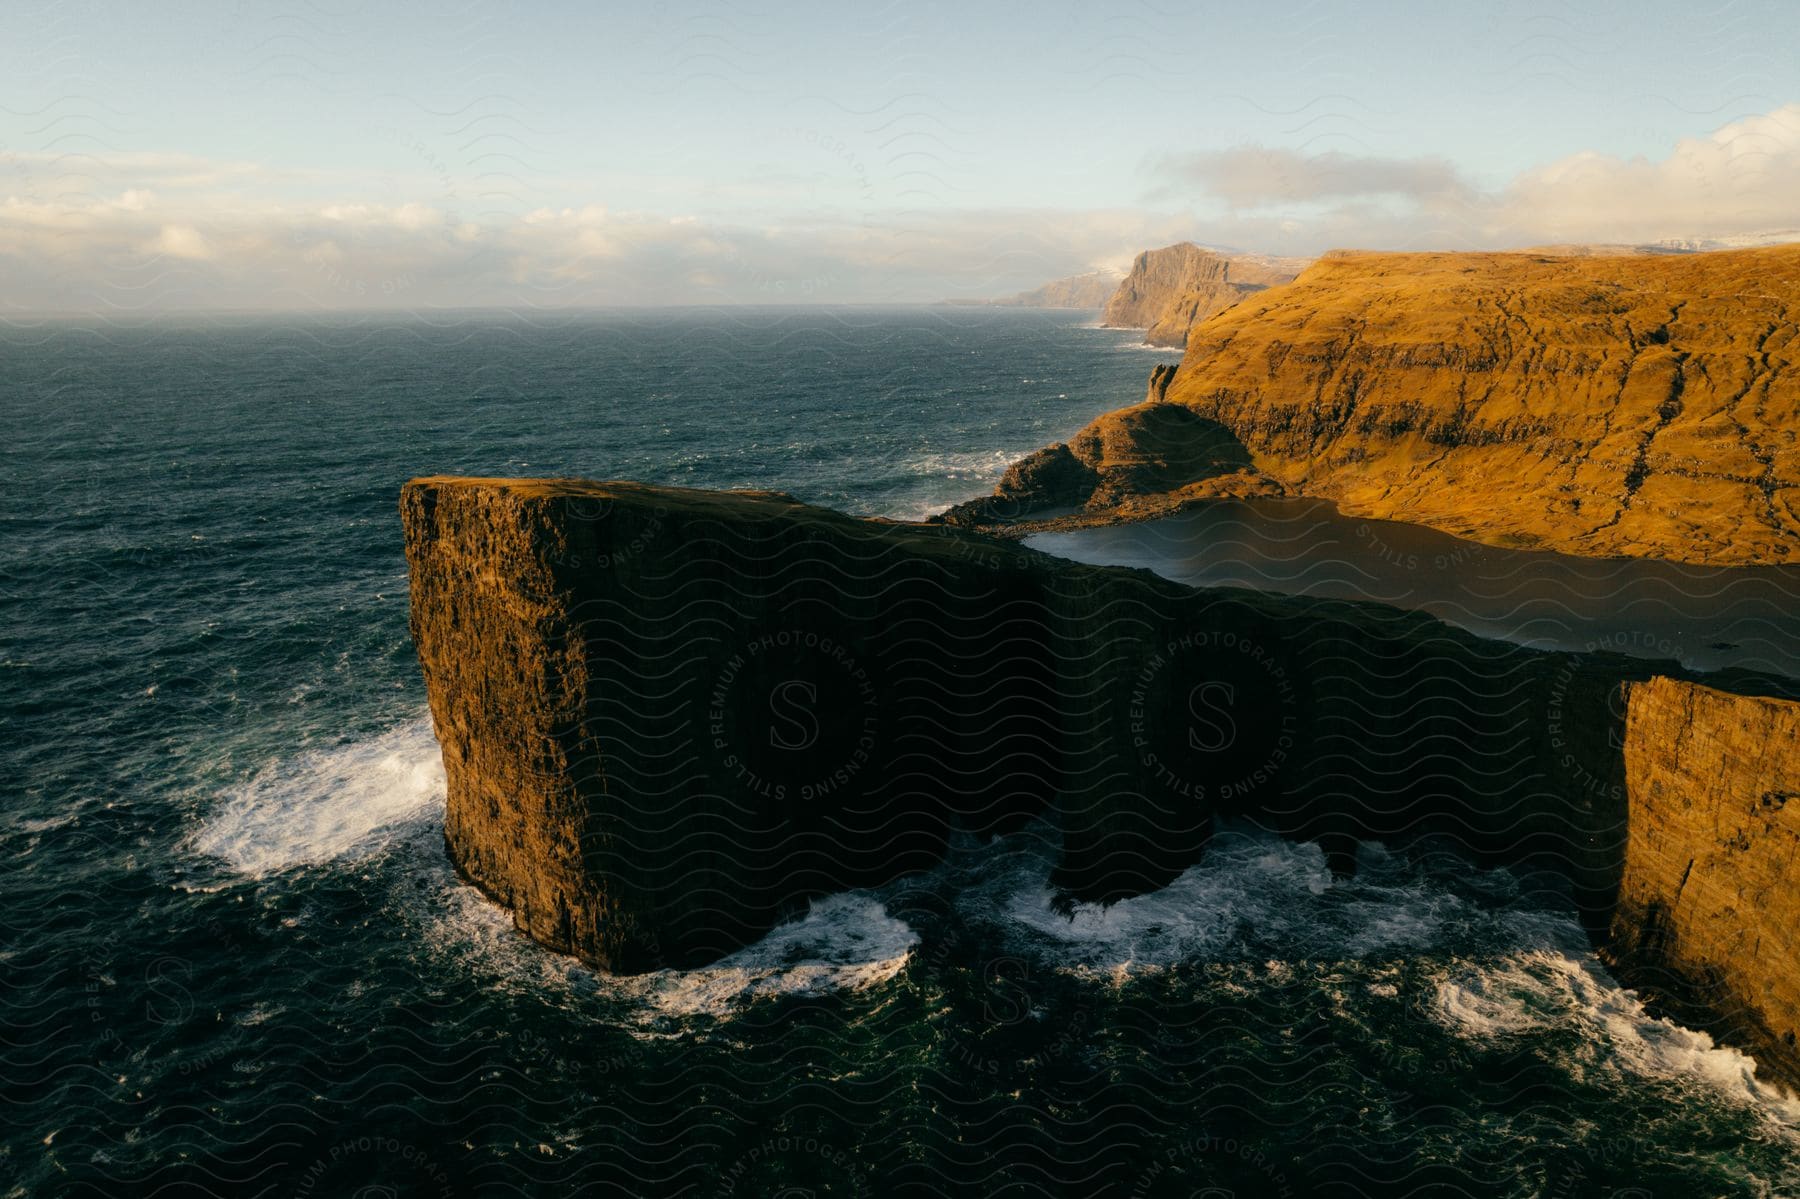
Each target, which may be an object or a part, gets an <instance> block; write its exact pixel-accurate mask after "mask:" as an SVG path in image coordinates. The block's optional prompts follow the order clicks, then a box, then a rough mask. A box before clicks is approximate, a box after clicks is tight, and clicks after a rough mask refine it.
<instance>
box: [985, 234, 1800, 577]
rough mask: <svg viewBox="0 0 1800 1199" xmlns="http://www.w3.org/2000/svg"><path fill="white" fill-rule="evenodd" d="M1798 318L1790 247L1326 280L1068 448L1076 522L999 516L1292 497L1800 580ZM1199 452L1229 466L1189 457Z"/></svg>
mask: <svg viewBox="0 0 1800 1199" xmlns="http://www.w3.org/2000/svg"><path fill="white" fill-rule="evenodd" d="M1797 317H1800V246H1782V247H1773V248H1768V249H1755V250H1732V251H1720V252H1716V253H1706V254H1692V255H1641V256H1623V257H1552V256H1546V255H1534V254H1338V255H1332V256H1329V257H1327V258H1324V259H1321V260H1320V261H1319V262H1317V263H1315V264H1314V265H1313V266H1311V267H1309V268H1308V269H1307V270H1306V271H1305V273H1304V274H1302V275H1301V276H1300V278H1299V279H1298V280H1296V281H1295V282H1293V283H1291V284H1289V285H1287V286H1286V287H1282V288H1280V289H1277V290H1272V291H1269V292H1266V293H1264V294H1261V295H1258V296H1254V297H1251V298H1249V299H1247V300H1245V301H1244V302H1243V303H1241V304H1238V305H1236V306H1235V307H1233V308H1231V309H1229V310H1228V311H1225V312H1223V313H1221V314H1219V315H1218V316H1215V317H1213V318H1212V319H1210V320H1208V321H1206V322H1205V323H1203V324H1202V325H1200V326H1198V327H1196V329H1195V330H1194V333H1193V335H1192V336H1191V337H1190V338H1189V341H1188V347H1187V352H1186V354H1185V355H1184V357H1183V359H1182V362H1181V365H1180V367H1179V368H1178V369H1177V370H1176V371H1175V372H1174V373H1173V374H1172V375H1170V374H1167V373H1166V368H1158V369H1159V372H1163V373H1159V374H1158V375H1155V376H1153V377H1152V384H1151V390H1150V395H1149V397H1148V399H1147V400H1146V402H1145V403H1144V404H1140V405H1137V406H1134V407H1131V408H1125V409H1121V410H1119V411H1117V412H1112V413H1108V414H1107V415H1105V416H1102V417H1100V418H1099V419H1098V420H1096V421H1094V422H1093V424H1091V425H1090V426H1089V427H1088V428H1087V429H1085V430H1083V431H1082V432H1081V433H1080V434H1078V435H1077V436H1076V437H1075V438H1073V439H1071V440H1070V442H1069V443H1068V445H1069V449H1070V452H1071V453H1072V454H1073V455H1074V456H1075V457H1076V458H1077V459H1078V460H1079V461H1080V463H1081V464H1082V465H1083V466H1084V467H1086V468H1087V469H1088V470H1089V471H1091V472H1092V473H1093V475H1094V477H1095V480H1096V486H1095V489H1094V490H1093V491H1092V492H1090V493H1089V495H1088V496H1087V497H1086V498H1083V499H1079V500H1078V501H1075V500H1071V498H1070V496H1069V495H1068V493H1067V492H1066V490H1065V491H1062V492H1059V493H1058V494H1057V495H1056V496H1055V498H1054V501H1053V502H1051V501H1046V502H1044V503H1042V504H1039V503H1037V502H1036V501H1034V500H1033V499H1032V497H1030V496H1029V495H1025V494H1012V495H1008V496H1004V497H1000V498H1004V499H1005V500H1006V504H1005V507H1004V511H1003V512H1002V513H1000V515H1013V516H1017V515H1021V514H1026V515H1028V514H1030V513H1031V512H1032V511H1033V510H1034V508H1037V507H1055V508H1066V507H1069V506H1070V505H1071V504H1074V505H1075V506H1077V507H1081V508H1084V509H1086V510H1088V511H1089V512H1090V513H1094V514H1108V513H1109V514H1113V515H1121V516H1140V515H1154V514H1157V513H1161V512H1167V511H1170V510H1172V509H1174V508H1176V507H1179V506H1180V505H1181V504H1183V503H1186V502H1189V501H1191V500H1196V499H1205V498H1209V497H1211V496H1216V495H1220V494H1296V495H1307V496H1316V497H1320V498H1325V499H1329V500H1332V501H1334V502H1335V503H1336V504H1337V506H1338V507H1339V508H1340V509H1341V510H1343V511H1344V512H1345V513H1347V514H1350V515H1357V516H1372V517H1380V518H1384V519H1390V520H1404V521H1411V522H1414V523H1418V524H1425V525H1429V526H1431V527H1433V528H1437V529H1441V530H1443V531H1445V532H1448V533H1453V534H1456V535H1458V536H1462V537H1467V538H1470V539H1473V540H1477V541H1485V542H1489V543H1492V544H1499V545H1509V546H1514V547H1540V548H1546V549H1555V550H1559V551H1562V552H1564V553H1574V554H1586V555H1594V556H1643V557H1658V558H1667V559H1672V560H1675V561H1682V562H1692V563H1703V564H1709V565H1749V564H1759V563H1760V564H1773V563H1794V562H1800V364H1797V363H1796V355H1797V354H1800V336H1797V335H1800V329H1797V328H1796V325H1795V323H1794V322H1795V320H1796V318H1797ZM1202 427H1204V428H1206V429H1208V430H1210V432H1211V434H1213V435H1215V436H1216V437H1228V438H1230V439H1234V440H1235V442H1236V444H1237V445H1238V446H1239V454H1240V456H1241V459H1242V461H1241V462H1237V461H1235V460H1233V459H1232V458H1231V457H1230V456H1229V455H1226V456H1225V457H1224V458H1221V457H1220V456H1218V455H1213V454H1205V455H1200V456H1195V455H1194V454H1193V453H1192V452H1191V449H1192V445H1193V443H1194V440H1195V438H1196V436H1197V433H1196V430H1199V429H1201V428H1202ZM1127 501H1129V502H1128V503H1127ZM1122 504H1123V505H1124V507H1122V508H1121V505H1122ZM964 518H965V523H967V521H969V520H974V521H977V522H979V521H980V520H983V519H987V517H986V516H985V515H984V513H983V512H981V511H974V512H970V513H965V514H964Z"/></svg>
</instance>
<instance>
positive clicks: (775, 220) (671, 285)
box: [0, 0, 1800, 311]
mask: <svg viewBox="0 0 1800 1199" xmlns="http://www.w3.org/2000/svg"><path fill="white" fill-rule="evenodd" d="M1796 45H1800V5H1794V4H1791V3H1767V4H1752V3H1728V4H1723V5H1719V6H1715V7H1710V8H1705V9H1700V8H1697V7H1696V6H1693V5H1677V4H1669V3H1648V4H1647V3H1641V2H1633V3H1623V2H1612V0H1605V2H1600V3H1591V4H1547V3H1536V2H1502V3H1495V4H1484V5H1444V4H1423V3H1387V4H1381V3H1369V4H1359V5H1349V4H1326V3H1306V4H1296V3H1275V4H1251V3H1239V4H1231V5H1225V4H1203V5H1182V4H1177V3H1173V2H1172V0H1160V2H1159V3H1156V4H1128V5H1123V4H1122V5H1108V4H1100V3H1087V4H1068V3H1041V4H1011V3H1009V4H978V3H965V4H890V5H887V6H884V7H867V8H856V7H852V6H847V5H842V4H838V5H796V4H780V5H757V4H737V3H732V4H723V3H699V4H683V3H644V4H634V5H629V6H626V5H577V4H562V3H556V4H551V3H512V4H498V3H490V2H488V0H462V2H459V3H455V4H449V3H445V4H430V3H426V4H404V5H403V4H399V3H393V4H380V3H363V2H357V0H322V2H320V3H314V4H293V3H278V4H258V3H252V2H249V0H238V2H233V0H213V2H205V3H200V2H186V3H183V2H180V0H177V2H175V3H168V4H156V5H149V4H121V3H107V2H90V3H86V4H82V3H62V4H57V5H52V6H48V7H41V8H27V7H16V6H13V7H8V8H7V9H6V10H5V12H4V13H3V14H0V256H3V259H4V261H0V266H4V267H6V268H7V269H6V276H5V278H3V279H0V304H3V305H5V307H6V308H8V309H10V310H13V311H31V310H34V309H36V308H83V307H104V306H106V305H108V304H112V305H119V304H124V305H128V306H150V307H160V306H167V307H269V306H273V307H288V306H295V307H336V306H364V305H371V304H376V305H388V306H398V307H433V306H441V305H454V304H466V303H501V304H511V303H517V304H528V305H535V304H545V305H557V306H561V305H573V304H616V303H636V302H644V303H741V302H757V301H770V300H797V299H817V300H826V301H840V302H883V301H919V300H930V299H936V298H941V297H946V296H971V295H982V294H997V293H1001V292H1004V291H1008V290H1016V289H1018V288H1022V287H1026V286H1031V285H1033V284H1035V283H1037V282H1041V281H1042V280H1043V279H1045V278H1049V277H1053V276H1056V275H1059V274H1067V273H1073V272H1076V271H1080V270H1085V269H1092V268H1095V267H1104V266H1116V265H1121V264H1122V263H1123V262H1124V261H1126V260H1127V259H1128V258H1129V256H1130V254H1131V253H1132V252H1133V251H1135V250H1137V249H1142V248H1147V247H1148V246H1151V245H1157V244H1164V243H1166V242H1168V241H1173V240H1178V239H1181V238H1194V239H1196V240H1201V241H1204V242H1209V243H1213V244H1226V245H1237V246H1242V247H1244V248H1248V249H1255V250H1264V251H1269V252H1276V253H1290V254H1311V253H1317V252H1319V251H1321V250H1323V249H1327V248H1331V247H1334V246H1339V245H1372V246H1391V247H1395V248H1425V247H1432V248H1440V247H1441V248H1477V247H1503V246H1507V245H1524V244H1534V243H1541V242H1545V241H1565V240H1627V241H1629V240H1655V239H1659V238H1706V237H1730V236H1737V235H1747V234H1756V233H1759V232H1763V231H1767V230H1769V229H1785V228H1789V227H1793V226H1800V212H1795V211H1792V210H1791V206H1792V205H1793V204H1794V200H1793V199H1792V197H1794V196H1796V195H1800V187H1797V186H1796V183H1800V174H1796V173H1795V171H1796V160H1797V159H1800V145H1797V144H1796V143H1800V108H1795V107H1793V106H1794V105H1795V104H1796V103H1800V55H1796V54H1795V53H1794V51H1793V47H1794V46H1796Z"/></svg>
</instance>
